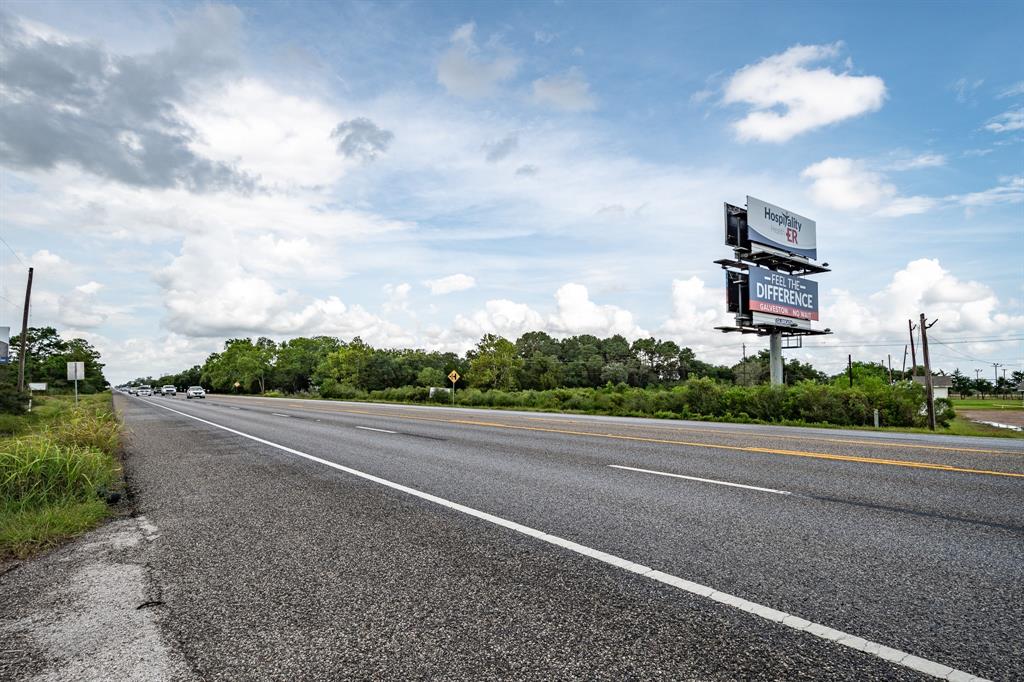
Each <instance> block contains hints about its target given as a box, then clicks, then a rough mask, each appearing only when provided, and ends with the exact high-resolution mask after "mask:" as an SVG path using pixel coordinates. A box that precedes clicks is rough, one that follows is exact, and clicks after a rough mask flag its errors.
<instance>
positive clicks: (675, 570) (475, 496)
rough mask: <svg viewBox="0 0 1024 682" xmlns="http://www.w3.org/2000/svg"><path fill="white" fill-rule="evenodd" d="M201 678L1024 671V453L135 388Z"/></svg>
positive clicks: (160, 574) (130, 421)
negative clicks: (192, 396)
mask: <svg viewBox="0 0 1024 682" xmlns="http://www.w3.org/2000/svg"><path fill="white" fill-rule="evenodd" d="M116 401H117V405H118V407H119V409H120V410H121V411H122V413H123V416H124V418H125V421H126V424H127V426H128V431H129V438H128V457H127V462H126V464H127V467H126V471H127V475H128V478H129V484H130V486H131V487H132V489H133V493H134V496H135V503H136V505H137V507H138V509H139V512H140V513H144V514H145V515H146V517H147V518H148V519H150V520H151V521H152V522H153V523H154V524H155V525H156V526H157V528H158V529H159V533H160V539H159V542H157V543H156V545H155V547H156V548H155V552H156V559H155V560H154V561H153V563H152V574H153V579H154V580H155V581H157V582H158V583H159V585H160V589H161V593H162V595H163V602H164V605H163V608H164V613H163V615H162V620H161V624H162V625H161V626H162V627H163V628H164V629H165V636H166V638H167V639H168V641H169V642H171V644H172V645H173V646H174V647H175V648H176V649H178V650H179V651H180V652H181V654H182V655H183V656H184V659H185V660H186V661H187V663H188V665H189V666H190V669H191V670H192V671H193V672H194V673H195V674H196V676H197V677H200V678H202V679H217V678H222V679H238V678H253V679H268V678H276V679H300V678H305V679H339V678H367V677H374V678H387V679H400V678H401V679H407V678H410V677H412V678H428V677H430V678H447V679H509V678H532V679H536V678H548V679H550V678H563V679H564V678H588V679H592V678H604V679H624V678H632V679H798V678H807V679H930V678H932V677H933V676H934V677H940V678H948V679H969V678H970V676H972V675H977V676H980V677H982V678H989V679H1003V680H1012V679H1024V442H1022V441H1013V440H1002V439H975V438H970V439H969V438H948V437H947V438H944V437H936V436H927V435H899V434H881V433H875V432H857V431H831V430H828V431H826V430H815V429H787V428H779V427H762V426H749V425H732V424H729V425H726V424H709V423H699V422H682V421H667V420H636V419H617V418H600V417H583V416H576V415H550V414H534V413H514V412H500V411H483V410H467V409H448V408H423V407H412V406H395V405H373V404H364V403H342V402H329V401H300V400H290V399H260V398H243V397H229V396H210V397H208V398H207V399H205V400H185V399H184V398H183V397H180V396H179V397H177V398H169V397H168V398H164V397H154V398H143V399H140V398H133V397H127V396H117V398H116Z"/></svg>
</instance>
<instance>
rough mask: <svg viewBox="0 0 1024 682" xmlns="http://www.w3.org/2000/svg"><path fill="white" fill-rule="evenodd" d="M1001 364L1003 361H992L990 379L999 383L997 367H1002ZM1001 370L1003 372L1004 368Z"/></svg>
mask: <svg viewBox="0 0 1024 682" xmlns="http://www.w3.org/2000/svg"><path fill="white" fill-rule="evenodd" d="M1002 366H1003V363H1001V362H993V363H992V380H993V381H994V382H995V383H999V368H1000V367H1002ZM1003 371H1004V372H1005V371H1006V370H1005V369H1004V370H1003Z"/></svg>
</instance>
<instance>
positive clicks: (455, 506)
mask: <svg viewBox="0 0 1024 682" xmlns="http://www.w3.org/2000/svg"><path fill="white" fill-rule="evenodd" d="M141 402H143V403H146V404H147V405H153V406H154V407H159V408H161V409H164V410H167V411H169V412H174V413H175V414H179V415H181V416H182V417H187V418H189V419H194V420H195V421H197V422H202V423H203V424H207V425H209V426H212V427H214V428H217V429H221V430H223V431H227V432H228V433H233V434H235V435H236V436H241V437H242V438H248V439H249V440H252V441H255V442H257V443H262V444H263V445H269V446H270V447H272V448H277V449H278V450H281V451H283V452H287V453H290V454H293V455H296V456H297V457H302V458H303V459H307V460H309V461H311V462H316V463H317V464H323V465H324V466H328V467H330V468H332V469H337V470H338V471H343V472H345V473H347V474H351V475H352V476H357V477H359V478H362V479H365V480H367V481H372V482H373V483H377V484H379V485H382V486H385V487H387V488H391V489H392V490H398V491H400V492H403V493H407V494H409V495H413V496H414V497H418V498H420V499H422V500H426V501H428V502H433V503H434V504H438V505H441V506H442V507H447V508H448V509H452V510H454V511H458V512H462V513H463V514H466V515H468V516H472V517H475V518H478V519H480V520H482V521H487V522H488V523H493V524H494V525H496V526H501V527H502V528H508V529H509V530H513V531H515V532H517V533H522V534H523V535H528V536H529V537H532V538H536V539H537V540H541V541H543V542H547V543H549V544H552V545H556V546H558V547H562V548H564V549H567V550H569V551H572V552H576V553H577V554H581V555H583V556H586V557H590V558H591V559H597V560H598V561H601V562H603V563H606V564H608V565H610V566H615V567H616V568H621V569H623V570H626V571H629V572H631V573H636V574H637V575H641V576H644V577H645V578H650V579H651V580H656V581H658V582H660V583H662V584H664V585H669V586H671V587H675V588H677V589H680V590H683V591H684V592H689V593H690V594H695V595H697V596H700V597H706V598H708V599H711V600H713V601H716V602H719V603H720V604H724V605H726V606H732V607H734V608H737V609H739V610H741V611H745V612H747V613H750V614H752V615H755V616H760V617H761V618H764V619H765V620H769V621H772V622H774V623H779V624H780V625H784V626H786V627H789V628H792V629H794V630H798V631H800V632H806V633H808V634H811V635H814V636H815V637H818V638H820V639H825V640H828V641H831V642H835V643H836V644H841V645H842V646H845V647H848V648H850V649H855V650H857V651H862V652H864V653H867V654H871V655H872V656H876V657H878V658H881V659H882V660H885V661H889V662H891V663H895V664H897V665H901V666H903V667H905V668H910V669H911V670H917V671H918V672H922V673H925V674H927V675H931V676H933V677H937V678H939V679H945V680H954V679H955V680H966V681H976V682H988V681H987V680H984V678H981V677H977V676H975V675H972V674H970V673H967V672H964V671H962V670H957V669H955V668H951V667H949V666H947V665H943V664H941V663H936V662H935V661H930V660H928V659H926V658H921V657H919V656H915V655H913V654H911V653H908V652H906V651H901V650H900V649H893V648H891V647H887V646H885V645H883V644H878V643H877V642H872V641H870V640H866V639H863V638H861V637H857V636H855V635H851V634H849V633H846V632H843V631H842V630H836V629H833V628H830V627H828V626H826V625H820V624H818V623H813V622H811V621H808V620H804V619H803V618H800V617H798V616H794V615H792V614H789V613H786V612H785V611H778V610H776V609H773V608H771V607H768V606H763V605H761V604H758V603H756V602H752V601H748V600H746V599H743V598H742V597H736V596H734V595H731V594H728V593H726V592H719V591H718V590H715V589H714V588H711V587H708V586H706V585H701V584H700V583H695V582H691V581H689V580H686V579H684V578H679V577H677V576H674V575H671V574H669V573H662V572H661V571H656V570H654V569H653V568H651V567H650V566H644V565H642V564H637V563H634V562H632V561H629V560H628V559H623V558H621V557H618V556H615V555H614V554H608V553H607V552H602V551H601V550H598V549H593V548H591V547H587V546H586V545H581V544H578V543H576V542H573V541H572V540H566V539H565V538H560V537H558V536H557V535H550V534H548V533H545V532H543V531H540V530H537V529H536V528H531V527H530V526H524V525H522V524H521V523H516V522H515V521H509V520H508V519H504V518H502V517H500V516H495V515H493V514H488V513H487V512H484V511H480V510H479V509H474V508H473V507H467V506H465V505H463V504H459V503H458V502H452V501H451V500H447V499H445V498H443V497H438V496H437V495H431V494H430V493H425V492H423V491H421V490H416V489H415V488H410V487H409V486H405V485H402V484H401V483H395V482H393V481H389V480H387V479H386V478H380V477H379V476H374V475H373V474H367V473H365V472H362V471H359V470H358V469H352V468H350V467H347V466H344V465H343V464H338V463H336V462H331V461H329V460H326V459H323V458H321V457H317V456H315V455H310V454H308V453H305V452H302V451H301V450H296V449H294V448H290V447H288V446H286V445H280V444H279V443H274V442H273V441H269V440H266V439H264V438H260V437H259V436H253V435H250V434H248V433H244V432H242V431H237V430H235V429H232V428H230V427H227V426H222V425H220V424H217V423H215V422H211V421H208V420H206V419H202V418H200V417H195V416H193V415H191V414H187V413H185V412H180V411H178V410H175V409H174V408H172V407H167V406H165V405H159V404H157V403H154V402H151V401H149V400H142V401H141Z"/></svg>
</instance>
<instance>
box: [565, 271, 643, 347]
mask: <svg viewBox="0 0 1024 682" xmlns="http://www.w3.org/2000/svg"><path fill="white" fill-rule="evenodd" d="M555 302H556V305H557V307H558V310H557V312H555V314H554V315H551V316H550V317H549V318H548V329H550V330H551V331H553V332H554V333H556V334H570V335H571V334H593V335H595V336H611V335H613V334H622V335H623V336H625V337H626V338H627V339H630V340H632V339H636V338H640V337H642V336H647V335H648V334H647V332H646V331H645V330H644V329H642V328H641V327H639V326H638V325H637V323H636V320H635V319H634V317H633V313H631V312H629V311H628V310H625V309H623V308H619V307H618V306H614V305H598V304H597V303H594V302H593V301H591V300H590V294H589V293H588V292H587V288H586V287H585V286H583V285H582V284H575V283H569V284H565V285H563V286H562V287H561V288H559V289H558V291H556V292H555Z"/></svg>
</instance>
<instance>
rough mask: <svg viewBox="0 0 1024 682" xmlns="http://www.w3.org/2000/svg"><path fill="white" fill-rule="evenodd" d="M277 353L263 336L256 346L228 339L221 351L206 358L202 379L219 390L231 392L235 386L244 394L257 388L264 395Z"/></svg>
mask: <svg viewBox="0 0 1024 682" xmlns="http://www.w3.org/2000/svg"><path fill="white" fill-rule="evenodd" d="M276 350H277V345H276V344H275V343H274V342H273V341H271V340H270V339H268V338H266V337H260V338H259V339H257V340H256V342H255V343H253V341H252V339H229V340H228V341H226V342H225V343H224V352H222V353H219V354H216V353H215V354H213V355H211V356H210V357H209V358H208V359H207V362H206V365H204V367H203V376H204V377H205V378H207V379H208V380H209V382H210V384H211V385H213V386H214V387H215V388H217V389H220V390H232V389H234V388H235V384H236V383H237V384H238V385H239V388H241V389H242V390H243V391H251V390H252V389H253V388H254V387H256V388H258V390H259V392H260V393H264V392H265V391H266V379H267V376H268V375H269V374H270V370H271V368H272V367H273V361H274V353H275V351H276Z"/></svg>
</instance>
